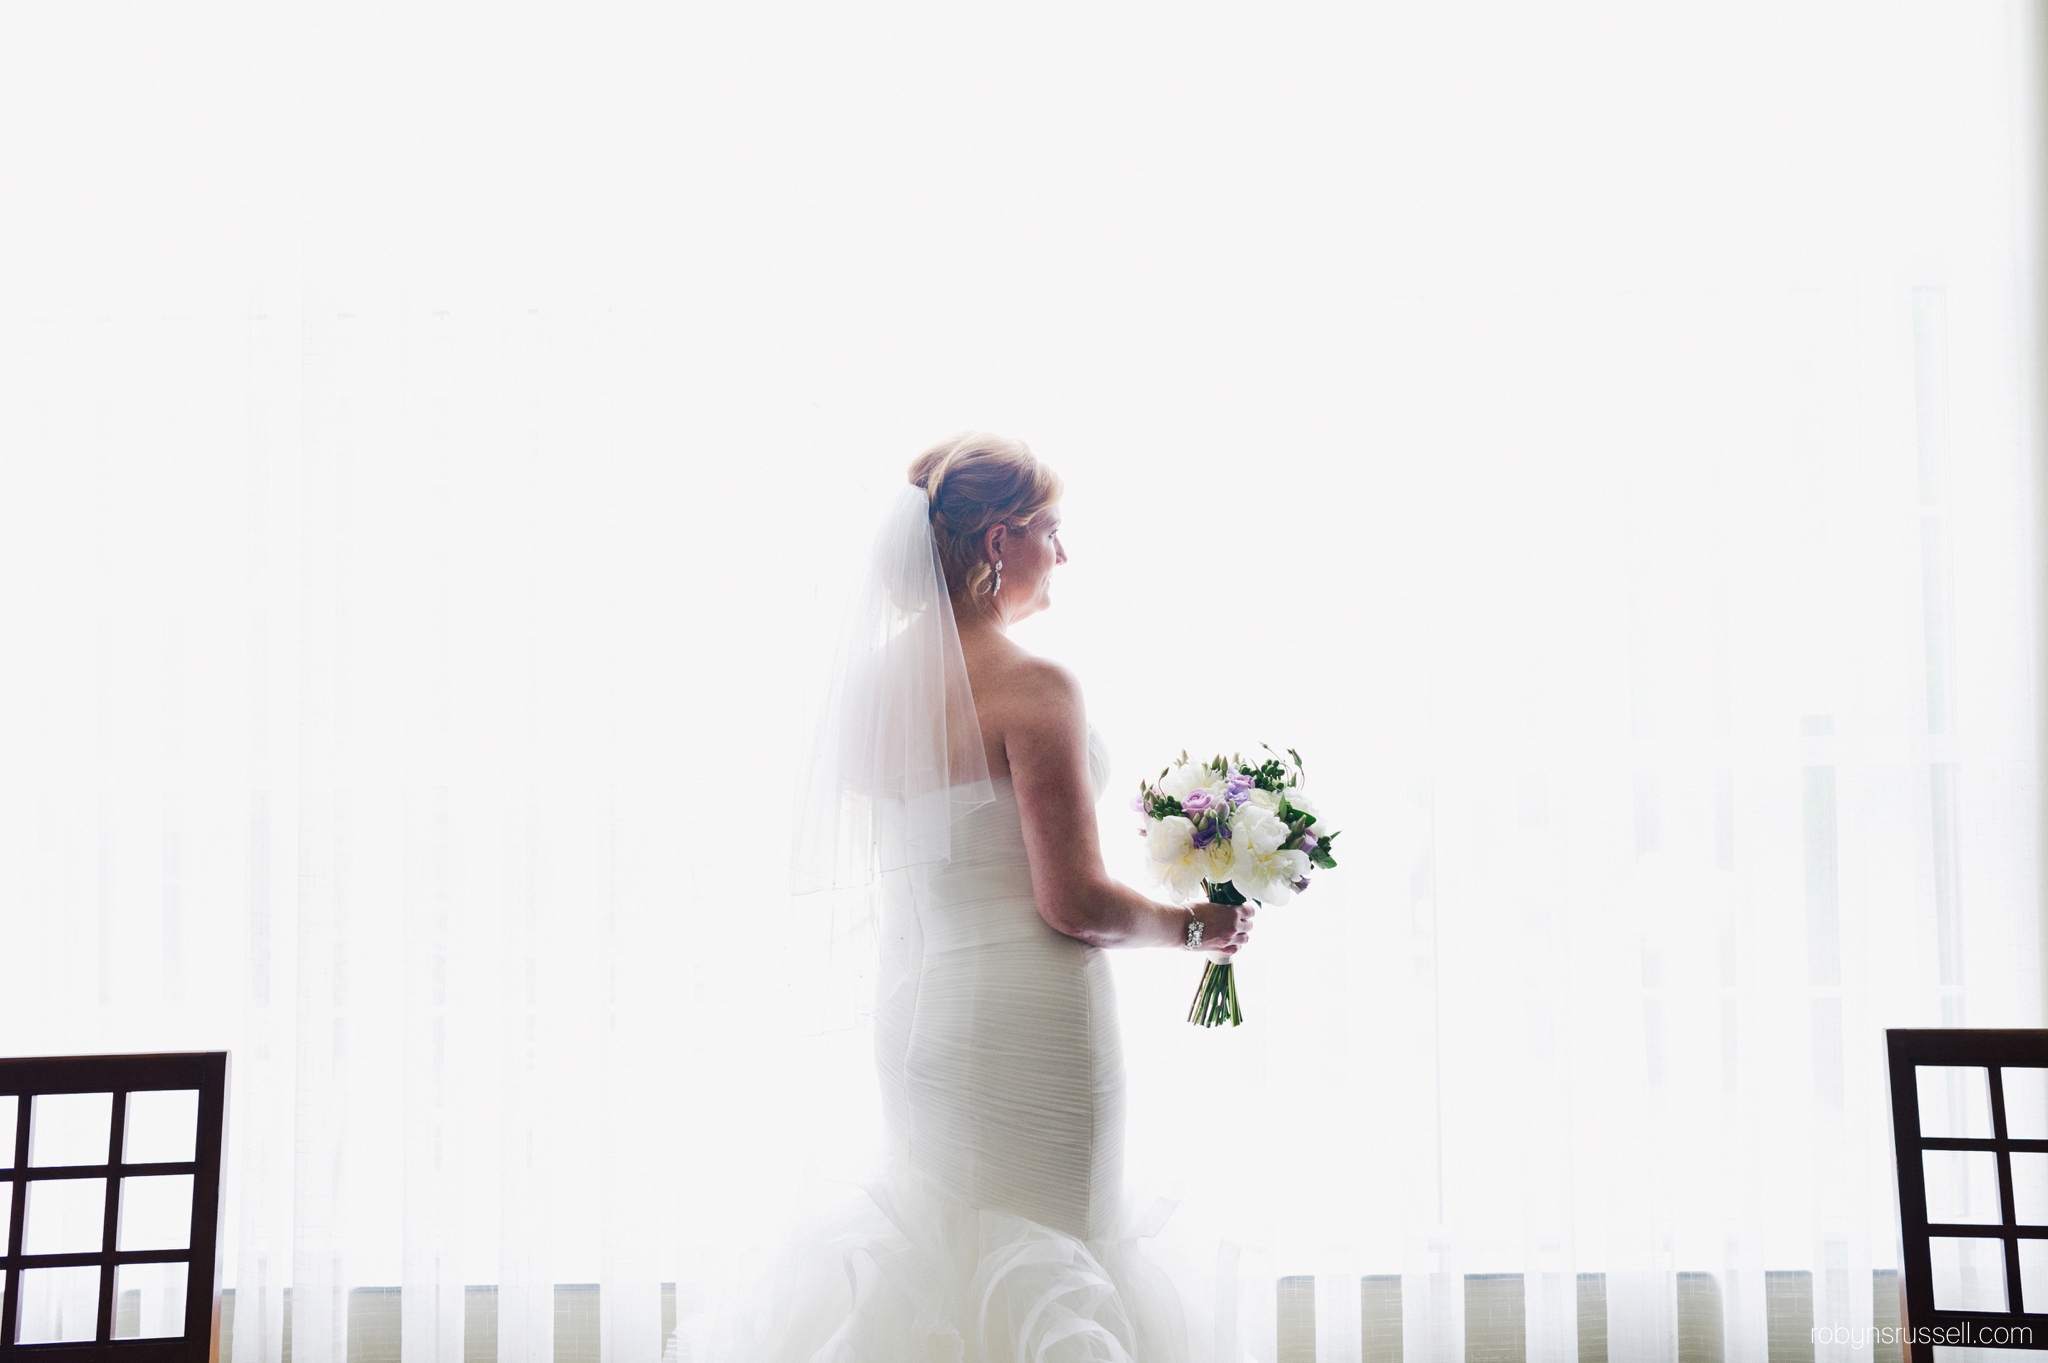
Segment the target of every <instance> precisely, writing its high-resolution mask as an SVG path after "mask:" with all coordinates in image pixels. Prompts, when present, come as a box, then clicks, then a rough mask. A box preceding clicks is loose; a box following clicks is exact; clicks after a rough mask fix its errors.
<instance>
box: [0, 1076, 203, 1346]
mask: <svg viewBox="0 0 2048 1363" xmlns="http://www.w3.org/2000/svg"><path fill="white" fill-rule="evenodd" d="M227 1080H228V1057H227V1052H225V1051H204V1052H191V1053H186V1054H177V1055H94V1056H38V1057H34V1058H30V1059H0V1197H4V1201H0V1208H4V1215H5V1218H6V1228H7V1240H6V1254H5V1256H4V1258H0V1277H4V1279H5V1282H4V1287H0V1363H31V1360H34V1361H35V1363H44V1360H48V1361H49V1363H74V1361H75V1363H109V1361H110V1360H114V1359H119V1360H122V1363H214V1360H217V1359H218V1358H219V1356H220V1256H219V1252H218V1249H219V1230H220V1206H221V1177H220V1161H221V1146H222V1139H223V1137H224V1136H225V1134H226V1130H225V1124H226V1113H227Z"/></svg>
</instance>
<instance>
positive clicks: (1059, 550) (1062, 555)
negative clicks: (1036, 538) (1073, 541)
mask: <svg viewBox="0 0 2048 1363" xmlns="http://www.w3.org/2000/svg"><path fill="white" fill-rule="evenodd" d="M1052 547H1053V552H1054V553H1055V554H1057V555H1058V557H1056V558H1055V559H1053V562H1054V563H1065V562H1066V561H1067V546H1066V545H1064V544H1061V543H1060V542H1059V541H1058V540H1054V541H1053V542H1052Z"/></svg>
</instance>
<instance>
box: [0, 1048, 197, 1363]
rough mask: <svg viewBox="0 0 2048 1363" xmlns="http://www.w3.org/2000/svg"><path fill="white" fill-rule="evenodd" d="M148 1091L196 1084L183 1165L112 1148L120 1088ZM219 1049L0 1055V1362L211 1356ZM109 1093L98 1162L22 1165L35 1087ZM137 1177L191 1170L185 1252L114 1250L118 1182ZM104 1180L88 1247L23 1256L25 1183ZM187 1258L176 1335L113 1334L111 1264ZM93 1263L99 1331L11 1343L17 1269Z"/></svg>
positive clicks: (187, 1361)
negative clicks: (194, 1126)
mask: <svg viewBox="0 0 2048 1363" xmlns="http://www.w3.org/2000/svg"><path fill="white" fill-rule="evenodd" d="M152 1089H197V1090H198V1091H199V1131H198V1138H197V1144H196V1145H195V1147H194V1150H193V1156H194V1158H193V1159H192V1161H191V1162H189V1163H182V1162H181V1163H174V1164H128V1163H125V1162H124V1161H123V1160H122V1157H121V1155H122V1147H123V1141H124V1133H125V1126H126V1121H127V1115H128V1095H129V1094H131V1093H136V1092H143V1091H148V1090H152ZM227 1091H228V1056H227V1052H226V1051H194V1052H188V1053H183V1054H172V1055H92V1056H42V1057H36V1058H32V1059H22V1060H0V1096H5V1095H7V1094H14V1095H16V1098H15V1102H16V1109H15V1123H14V1151H13V1168H12V1169H9V1170H7V1171H5V1173H4V1174H0V1178H5V1179H6V1180H7V1181H8V1182H11V1183H12V1184H13V1185H14V1193H13V1197H12V1199H11V1207H10V1209H9V1215H8V1220H7V1252H6V1255H5V1256H4V1258H0V1272H4V1273H5V1275H6V1289H5V1294H4V1297H0V1360H12V1361H13V1363H31V1360H33V1361H34V1363H106V1361H107V1360H116V1359H118V1360H119V1361H120V1363H213V1361H214V1360H217V1359H218V1358H219V1357H220V1255H219V1245H220V1239H219V1231H220V1212H221V1177H220V1162H221V1149H222V1144H223V1140H224V1138H225V1136H226V1134H227ZM57 1093H111V1094H113V1122H112V1130H111V1131H110V1132H109V1133H108V1143H107V1162H106V1163H105V1164H75V1165H46V1166H43V1167H40V1168H31V1167H29V1162H28V1153H29V1136H30V1129H31V1126H32V1124H33V1122H34V1110H35V1105H34V1102H33V1101H32V1100H33V1099H34V1098H35V1097H37V1096H39V1095H43V1094H57ZM146 1174H191V1175H192V1233H191V1238H190V1239H188V1240H187V1241H186V1245H187V1248H185V1249H170V1250H117V1249H115V1248H114V1246H115V1244H116V1243H117V1240H116V1236H117V1234H118V1224H117V1223H118V1218H119V1215H120V1205H121V1197H120V1188H121V1183H120V1180H121V1179H122V1178H124V1177H134V1176H137V1175H146ZM59 1178H104V1179H106V1180H107V1210H106V1225H105V1227H104V1228H103V1230H102V1232H101V1238H100V1248H99V1250H98V1251H97V1252H86V1253H79V1254H23V1253H22V1252H21V1243H22V1242H21V1235H22V1227H23V1224H24V1222H25V1219H26V1212H27V1207H28V1185H29V1184H30V1183H33V1182H39V1181H41V1180H44V1179H59ZM167 1263H188V1264H189V1265H190V1267H189V1268H188V1269H187V1274H188V1276H187V1279H186V1286H185V1333H184V1335H183V1336H182V1337H181V1338H163V1339H115V1338H114V1305H115V1303H114V1269H115V1267H116V1266H117V1265H120V1264H167ZM93 1265H97V1266H98V1267H99V1270H100V1300H99V1328H98V1331H97V1333H96V1336H95V1338H94V1339H93V1340H92V1341H90V1342H84V1341H80V1342H74V1343H60V1344H18V1343H16V1342H15V1336H16V1334H17V1327H18V1325H19V1323H20V1311H21V1271H22V1270H23V1269H25V1268H65V1267H74V1266H77V1267H90V1266H93Z"/></svg>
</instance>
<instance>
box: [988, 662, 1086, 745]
mask: <svg viewBox="0 0 2048 1363" xmlns="http://www.w3.org/2000/svg"><path fill="white" fill-rule="evenodd" d="M990 661H991V662H992V663H993V664H994V665H993V666H991V667H989V668H988V669H987V671H986V674H985V676H984V679H983V684H982V685H978V686H977V687H976V688H975V691H976V698H975V699H976V704H977V705H979V706H981V707H982V708H983V709H984V710H986V711H990V712H992V714H993V716H999V717H1000V719H1001V721H1002V727H1004V728H1005V729H1027V728H1030V729H1036V728H1045V727H1052V728H1066V727H1068V726H1070V725H1078V724H1082V723H1084V722H1085V719H1084V714H1085V711H1084V707H1083V705H1082V700H1081V683H1080V681H1079V680H1078V679H1077V678H1076V677H1075V676H1074V674H1073V673H1072V672H1070V671H1068V670H1067V669H1066V668H1064V667H1062V666H1060V665H1059V664H1058V663H1056V662H1053V661H1052V660H1051V659H1049V658H1040V657H1036V656H1034V655H1032V654H1029V653H1026V652H1024V651H1023V650H1022V649H1017V650H1016V651H1015V652H1014V653H1011V654H1010V655H1009V656H1007V657H1004V658H1001V659H1000V660H996V659H991V660H990Z"/></svg>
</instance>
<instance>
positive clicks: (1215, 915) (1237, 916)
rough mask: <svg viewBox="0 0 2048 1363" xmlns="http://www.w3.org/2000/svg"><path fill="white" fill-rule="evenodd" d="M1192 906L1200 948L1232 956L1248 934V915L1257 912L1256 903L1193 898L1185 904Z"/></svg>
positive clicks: (1220, 954)
mask: <svg viewBox="0 0 2048 1363" xmlns="http://www.w3.org/2000/svg"><path fill="white" fill-rule="evenodd" d="M1187 907H1188V908H1190V909H1192V910H1194V913H1195V917H1196V918H1197V919H1199V920H1200V921H1201V924H1202V950H1203V951H1212V952H1214V953H1216V954H1217V955H1218V956H1234V955H1236V954H1237V949H1238V948H1239V947H1241V946H1243V945H1244V944H1245V942H1246V940H1247V939H1249V938H1250V937H1251V935H1252V915H1253V914H1255V913H1257V912H1258V906H1257V905H1256V904H1249V903H1247V904H1210V903H1206V902H1197V903H1194V904H1190V905H1188V906H1187Z"/></svg>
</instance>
